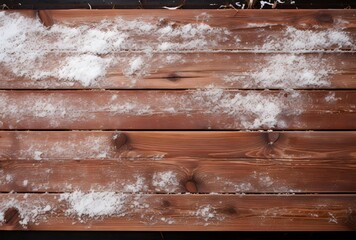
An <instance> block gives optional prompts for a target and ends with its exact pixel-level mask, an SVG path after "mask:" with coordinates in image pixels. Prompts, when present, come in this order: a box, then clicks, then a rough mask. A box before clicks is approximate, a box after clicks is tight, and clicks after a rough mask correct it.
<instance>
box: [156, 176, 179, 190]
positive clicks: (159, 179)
mask: <svg viewBox="0 0 356 240" xmlns="http://www.w3.org/2000/svg"><path fill="white" fill-rule="evenodd" d="M179 185H180V184H179V181H178V179H177V173H175V172H173V171H166V172H156V173H155V174H154V175H153V177H152V186H153V187H155V190H156V191H159V192H160V191H164V192H168V193H169V192H174V191H176V190H177V189H179Z"/></svg>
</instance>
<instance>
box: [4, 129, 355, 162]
mask: <svg viewBox="0 0 356 240" xmlns="http://www.w3.org/2000/svg"><path fill="white" fill-rule="evenodd" d="M120 139H123V141H119V140H120ZM165 158H177V159H185V158H188V159H189V158H195V159H217V160H224V159H237V158H240V159H273V158H276V159H287V160H288V159H295V160H297V159H305V160H309V159H310V160H311V161H312V160H313V159H321V160H348V159H351V160H355V159H356V132H355V131H347V132H335V131H333V132H327V131H321V132H319V131H318V132H311V131H307V132H305V131H295V132H288V131H283V132H282V131H274V132H222V131H212V132H205V131H202V132H200V131H199V132H195V131H194V132H190V131H169V132H165V131H148V132H145V131H69V132H68V131H0V161H3V160H10V161H11V160H50V161H52V160H68V159H75V160H87V159H102V160H123V161H124V160H130V161H134V160H140V159H145V160H149V159H151V160H154V159H157V160H164V159H165Z"/></svg>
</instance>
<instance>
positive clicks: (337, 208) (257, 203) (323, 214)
mask: <svg viewBox="0 0 356 240" xmlns="http://www.w3.org/2000/svg"><path fill="white" fill-rule="evenodd" d="M77 196H78V195H77ZM81 197H83V198H84V199H86V197H87V195H84V194H79V199H81ZM60 199H61V198H60V196H59V195H57V194H45V195H43V194H27V195H24V194H1V195H0V203H1V205H3V204H4V202H5V203H6V202H7V203H9V202H10V204H8V206H12V205H13V206H17V208H18V209H19V213H20V215H19V214H18V213H17V211H16V209H14V208H12V209H11V208H10V210H9V211H7V214H5V215H6V216H5V217H4V218H5V219H4V220H5V222H8V223H7V224H6V223H5V224H3V225H2V226H0V228H1V229H7V230H19V229H30V230H136V231H137V230H149V231H152V230H156V231H169V230H174V231H187V230H204V231H213V230H214V231H217V230H220V231H221V230H224V231H227V230H234V231H237V230H240V231H242V230H243V231H246V230H250V231H251V230H253V231H256V230H257V231H261V230H268V231H271V230H278V231H287V230H314V231H315V230H329V231H330V230H354V229H355V211H356V202H355V197H354V196H353V195H337V196H335V195H296V196H288V195H287V196H286V195H284V196H283V195H281V196H277V195H274V196H269V195H245V196H244V195H200V194H198V195H196V194H190V195H165V194H161V195H128V196H125V197H122V196H121V198H120V199H121V201H120V203H119V204H114V203H111V205H109V206H112V209H111V210H112V211H114V210H116V212H117V213H116V214H114V215H112V216H110V217H105V216H104V217H101V218H100V219H90V218H89V219H88V216H87V215H86V214H85V213H88V212H91V211H90V210H85V211H79V213H80V215H78V214H77V213H78V212H76V211H75V210H80V209H78V208H77V207H76V201H74V202H73V201H71V200H73V199H72V198H71V197H70V195H69V196H67V197H64V198H63V197H62V200H60ZM66 199H67V200H68V199H69V201H67V200H66ZM75 199H78V198H75ZM109 204H110V203H109ZM23 209H27V210H25V211H24V212H23V211H22V210H23ZM33 209H35V210H34V212H32V213H31V212H28V210H33ZM2 211H6V209H2ZM21 212H22V214H23V218H24V217H26V216H27V217H28V219H25V220H23V219H21ZM21 223H28V224H27V225H26V226H25V227H26V228H24V227H23V226H21Z"/></svg>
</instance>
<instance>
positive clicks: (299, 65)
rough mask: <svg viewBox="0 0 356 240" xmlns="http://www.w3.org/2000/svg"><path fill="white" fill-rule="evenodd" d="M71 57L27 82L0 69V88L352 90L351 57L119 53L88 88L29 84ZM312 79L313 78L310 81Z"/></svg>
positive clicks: (45, 66)
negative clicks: (136, 66) (137, 63)
mask: <svg viewBox="0 0 356 240" xmlns="http://www.w3.org/2000/svg"><path fill="white" fill-rule="evenodd" d="M73 56H75V54H74V53H73V54H61V55H59V56H58V55H56V54H53V53H49V54H47V55H46V57H45V58H42V59H39V60H37V61H36V62H34V63H32V64H30V65H28V66H25V67H24V68H23V69H22V71H24V72H26V74H27V73H28V74H27V75H26V77H22V76H18V75H16V74H14V73H13V68H12V66H11V65H8V66H6V65H1V64H0V79H1V81H0V88H1V89H82V88H106V89H132V88H144V89H165V88H166V89H186V88H204V87H208V86H211V85H214V86H215V87H220V88H239V89H281V88H282V89H283V88H294V89H301V88H302V89H309V88H311V89H320V88H321V89H329V88H330V89H334V88H343V89H345V88H356V72H355V67H354V66H355V65H356V57H355V54H354V53H324V54H301V55H298V56H296V55H290V54H255V53H155V54H151V55H146V54H142V53H118V54H115V59H117V63H113V64H111V65H110V67H109V68H108V69H106V70H105V75H104V76H102V77H98V78H97V79H95V80H93V81H91V82H90V84H87V85H85V82H83V81H81V80H80V79H77V80H73V79H72V80H65V79H61V78H59V77H58V74H53V77H47V78H43V79H41V80H35V79H33V78H34V77H35V76H36V74H37V73H39V72H41V71H42V72H51V71H53V72H58V71H59V70H60V69H61V68H63V66H62V65H61V64H62V63H63V62H66V61H67V60H66V59H67V58H70V57H73ZM135 59H142V60H143V62H144V65H143V66H142V68H141V69H139V70H137V72H132V73H129V72H127V69H130V68H131V67H130V64H131V62H132V61H134V60H135ZM281 65H283V68H281ZM276 72H278V73H277V74H275V73H276ZM274 74H275V75H274ZM310 74H311V75H313V76H312V79H310V77H309V75H310ZM83 84H84V85H83Z"/></svg>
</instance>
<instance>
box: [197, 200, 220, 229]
mask: <svg viewBox="0 0 356 240" xmlns="http://www.w3.org/2000/svg"><path fill="white" fill-rule="evenodd" d="M194 216H196V217H198V218H200V219H202V220H204V221H205V223H204V225H205V226H207V225H209V224H210V222H212V221H214V222H215V221H222V220H224V219H225V217H224V216H221V215H219V214H218V213H217V211H216V209H215V208H214V207H213V206H211V205H203V206H200V207H199V208H198V209H197V210H196V211H195V212H194Z"/></svg>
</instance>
